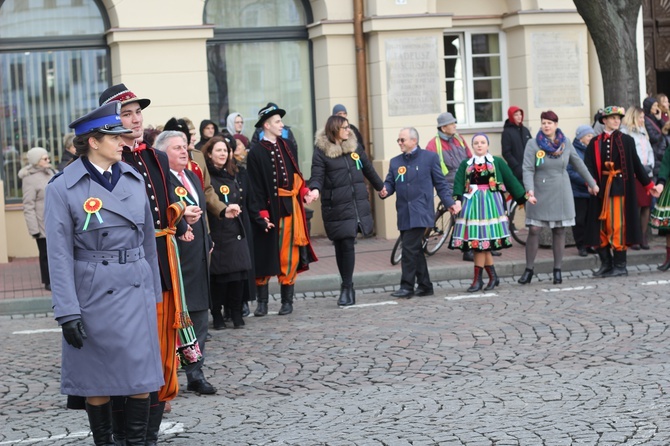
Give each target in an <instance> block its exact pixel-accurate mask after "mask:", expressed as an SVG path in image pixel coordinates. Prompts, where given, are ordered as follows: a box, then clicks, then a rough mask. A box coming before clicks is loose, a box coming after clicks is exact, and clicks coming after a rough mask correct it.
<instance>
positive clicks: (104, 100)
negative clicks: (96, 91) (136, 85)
mask: <svg viewBox="0 0 670 446" xmlns="http://www.w3.org/2000/svg"><path fill="white" fill-rule="evenodd" d="M113 101H119V102H120V103H121V105H126V104H130V103H131V102H137V103H139V104H140V107H141V108H142V110H144V109H145V108H147V107H148V106H149V104H151V101H150V100H149V99H144V98H138V97H137V95H135V93H133V92H132V91H130V90H128V88H127V87H126V86H125V85H124V84H117V85H113V86H111V87H109V88H108V89H107V90H105V91H103V92H102V94H101V95H100V99H99V103H100V105H105V104H109V103H110V102H113Z"/></svg>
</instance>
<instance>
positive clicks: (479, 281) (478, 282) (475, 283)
mask: <svg viewBox="0 0 670 446" xmlns="http://www.w3.org/2000/svg"><path fill="white" fill-rule="evenodd" d="M483 270H484V268H482V267H481V266H475V277H474V279H473V280H472V285H470V288H468V293H474V292H475V291H479V290H481V289H482V287H483V286H484V279H483V278H482V271H483Z"/></svg>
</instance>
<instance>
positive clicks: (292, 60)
mask: <svg viewBox="0 0 670 446" xmlns="http://www.w3.org/2000/svg"><path fill="white" fill-rule="evenodd" d="M311 21H312V17H311V10H310V8H309V2H308V1H306V0H208V1H207V4H206V6H205V13H204V22H205V23H206V24H212V25H214V26H215V31H214V38H213V39H212V40H210V41H209V42H208V43H207V60H208V70H209V92H210V95H209V103H210V114H211V119H213V120H214V121H216V122H218V123H219V124H220V125H221V126H223V127H225V125H226V117H227V116H228V114H229V113H232V112H237V113H241V114H242V116H243V117H244V120H245V126H244V133H245V134H246V136H247V137H249V138H250V139H251V138H252V135H253V133H254V128H253V126H254V124H255V123H256V118H257V115H258V110H260V109H261V108H262V107H264V106H265V104H267V103H268V102H274V103H276V104H278V105H279V106H280V107H281V108H283V109H285V110H286V112H287V113H286V116H285V117H284V122H285V123H286V124H287V125H289V126H290V128H291V131H292V132H293V134H294V136H295V138H296V140H297V142H298V147H299V150H298V158H299V160H300V167H301V169H302V170H303V173H304V174H305V175H306V176H308V175H307V174H308V170H309V166H310V162H311V154H312V145H313V142H312V137H313V134H314V131H313V128H314V111H313V110H314V107H313V100H312V75H311V73H312V70H311V51H310V42H309V40H308V35H307V24H308V23H310V22H311Z"/></svg>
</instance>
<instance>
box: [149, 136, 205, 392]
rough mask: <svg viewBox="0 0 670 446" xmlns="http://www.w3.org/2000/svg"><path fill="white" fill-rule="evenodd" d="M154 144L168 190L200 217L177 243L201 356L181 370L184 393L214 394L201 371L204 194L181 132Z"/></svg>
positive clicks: (203, 320) (186, 293)
mask: <svg viewBox="0 0 670 446" xmlns="http://www.w3.org/2000/svg"><path fill="white" fill-rule="evenodd" d="M154 145H155V146H156V149H157V150H160V151H162V152H165V153H166V154H167V157H168V161H169V164H170V175H169V183H168V188H170V189H172V190H173V191H174V192H175V194H176V195H177V196H178V197H179V198H180V199H181V200H182V201H184V204H186V205H193V206H196V207H197V209H198V210H199V212H200V214H201V215H202V218H200V220H198V221H197V222H195V223H193V224H191V225H190V230H191V231H192V232H193V240H192V241H190V242H184V241H182V240H178V242H177V244H178V245H179V260H180V264H181V272H182V280H183V284H184V293H185V298H186V306H187V307H188V311H189V315H190V317H191V321H193V328H194V329H195V335H196V338H197V341H198V345H199V348H200V353H201V354H202V358H201V359H200V360H199V361H197V362H195V363H192V364H189V365H187V366H185V367H184V371H185V372H186V379H187V380H188V386H187V387H186V388H187V390H190V391H193V392H196V393H200V394H203V395H212V394H214V393H216V389H215V388H214V387H213V386H212V385H211V384H210V383H208V382H207V380H206V379H205V375H204V373H203V371H202V365H203V363H204V362H205V340H206V339H207V325H208V317H209V307H210V289H209V265H208V255H209V251H210V249H211V248H212V243H211V239H210V237H209V230H208V227H207V219H206V215H205V210H206V206H207V202H206V199H205V193H204V191H203V189H202V183H201V182H200V180H199V179H198V177H197V176H196V175H195V174H194V173H193V172H192V171H190V170H188V169H187V166H188V163H189V160H190V158H189V155H188V142H187V140H186V137H185V135H184V134H183V133H182V132H179V131H174V130H168V131H165V132H163V133H161V134H160V135H158V138H156V141H155V143H154Z"/></svg>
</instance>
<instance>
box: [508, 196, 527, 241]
mask: <svg viewBox="0 0 670 446" xmlns="http://www.w3.org/2000/svg"><path fill="white" fill-rule="evenodd" d="M506 201H507V218H508V220H509V232H510V234H511V235H512V238H513V239H514V240H515V241H516V242H517V243H519V244H520V245H524V246H525V245H526V239H528V228H527V227H526V212H525V208H524V205H523V204H519V203H517V202H516V201H514V200H513V199H512V196H511V195H507V197H506Z"/></svg>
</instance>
